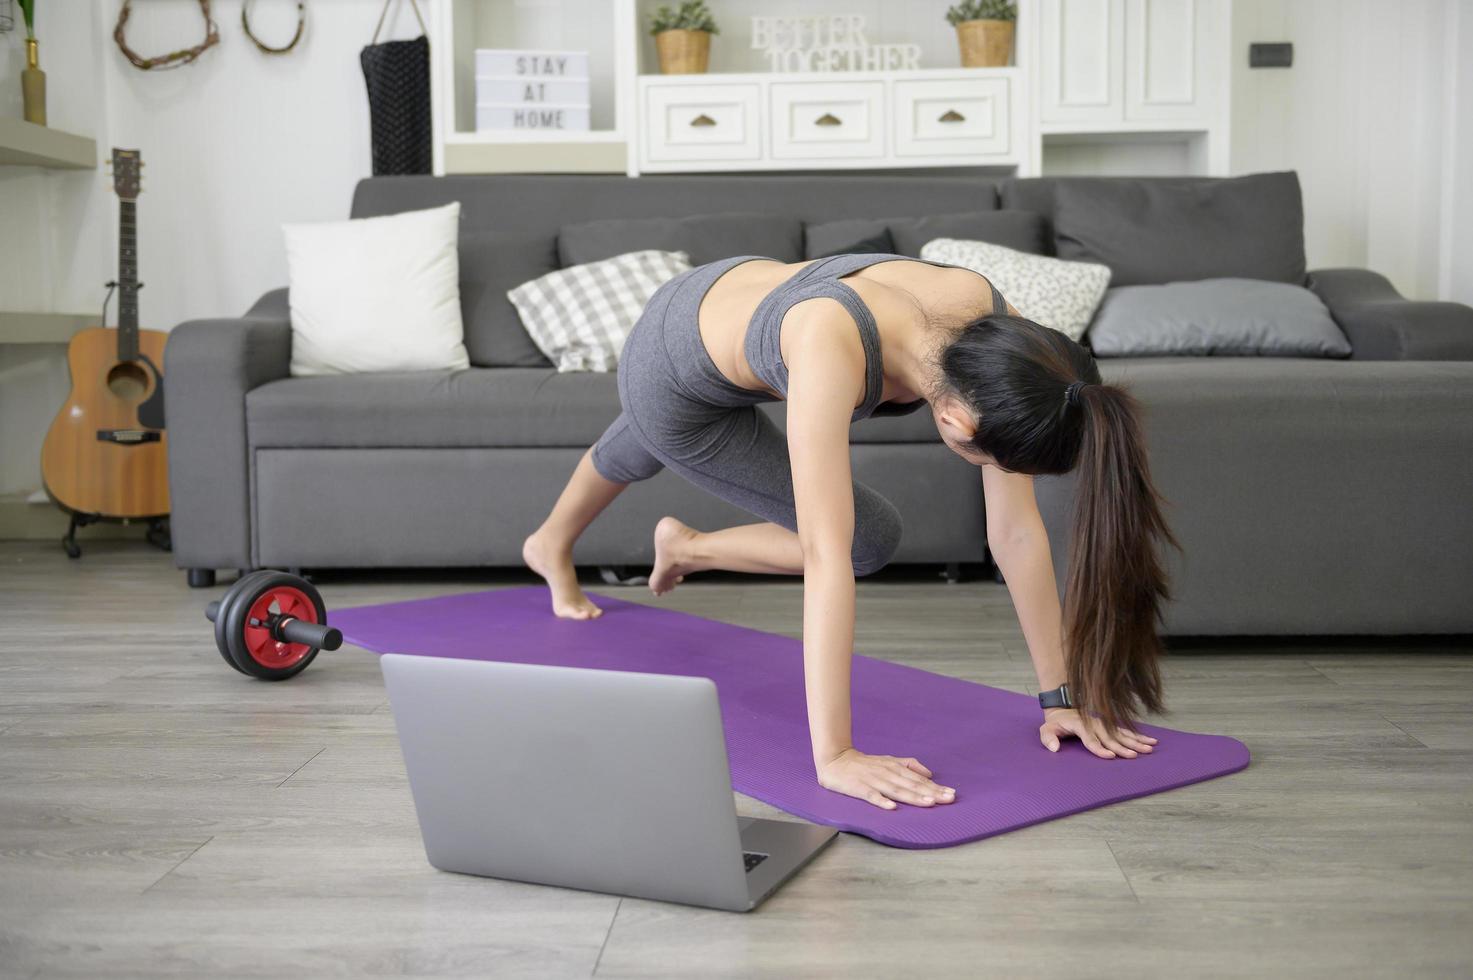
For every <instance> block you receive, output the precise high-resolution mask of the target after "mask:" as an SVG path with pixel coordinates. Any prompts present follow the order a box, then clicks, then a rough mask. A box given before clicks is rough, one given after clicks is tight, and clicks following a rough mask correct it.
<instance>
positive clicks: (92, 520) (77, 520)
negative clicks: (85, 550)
mask: <svg viewBox="0 0 1473 980" xmlns="http://www.w3.org/2000/svg"><path fill="white" fill-rule="evenodd" d="M100 520H102V515H101V514H83V513H80V512H78V511H75V510H74V511H72V519H71V521H70V522H69V523H68V524H67V528H66V534H63V535H62V536H61V547H62V550H63V551H65V552H66V556H67V557H68V558H81V557H82V548H81V546H80V545H78V544H77V528H79V527H86V526H87V525H88V524H96V523H97V522H98V521H100Z"/></svg>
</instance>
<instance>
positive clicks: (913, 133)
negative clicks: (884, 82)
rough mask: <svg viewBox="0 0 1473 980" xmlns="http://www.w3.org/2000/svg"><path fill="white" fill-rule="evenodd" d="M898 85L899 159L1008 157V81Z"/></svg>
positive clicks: (931, 81)
mask: <svg viewBox="0 0 1473 980" xmlns="http://www.w3.org/2000/svg"><path fill="white" fill-rule="evenodd" d="M894 85H895V89H894V92H895V155H896V156H949V155H953V154H956V155H960V154H966V155H968V156H972V155H979V154H980V155H991V154H1005V153H1008V152H1009V151H1010V150H1011V140H1010V139H1009V133H1010V128H1011V126H1012V119H1011V114H1010V113H1009V110H1008V104H1009V103H1008V97H1009V93H1008V80H1007V79H1006V78H956V79H910V80H902V81H896V82H895V83H894Z"/></svg>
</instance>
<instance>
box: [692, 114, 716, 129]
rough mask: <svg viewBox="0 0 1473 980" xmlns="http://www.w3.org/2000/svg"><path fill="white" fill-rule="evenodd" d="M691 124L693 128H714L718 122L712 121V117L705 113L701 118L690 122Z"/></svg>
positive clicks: (697, 117) (698, 117)
mask: <svg viewBox="0 0 1473 980" xmlns="http://www.w3.org/2000/svg"><path fill="white" fill-rule="evenodd" d="M690 124H691V125H692V126H714V125H716V120H714V119H712V118H711V117H710V116H708V115H706V114H705V113H704V112H703V113H701V114H700V115H699V116H696V118H694V119H692V120H691V121H690Z"/></svg>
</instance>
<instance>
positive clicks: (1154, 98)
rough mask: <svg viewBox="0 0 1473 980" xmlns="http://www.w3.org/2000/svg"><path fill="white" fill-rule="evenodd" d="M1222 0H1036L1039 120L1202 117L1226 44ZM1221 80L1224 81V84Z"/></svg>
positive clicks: (1094, 123)
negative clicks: (1220, 50)
mask: <svg viewBox="0 0 1473 980" xmlns="http://www.w3.org/2000/svg"><path fill="white" fill-rule="evenodd" d="M1224 4H1225V0H1041V10H1040V14H1041V16H1040V24H1039V34H1040V37H1039V49H1040V50H1039V66H1038V68H1039V75H1040V89H1041V98H1040V104H1039V121H1040V122H1041V123H1042V124H1043V125H1044V127H1045V128H1047V129H1052V130H1054V131H1067V130H1069V129H1070V128H1071V127H1073V126H1081V127H1114V126H1120V127H1126V126H1127V124H1130V123H1145V124H1160V123H1167V122H1201V121H1205V120H1206V119H1208V118H1209V117H1210V116H1212V115H1213V114H1214V113H1215V111H1216V105H1215V102H1216V100H1215V99H1214V98H1213V97H1212V95H1213V92H1214V89H1213V84H1212V78H1211V77H1210V75H1209V72H1210V70H1211V66H1212V65H1213V64H1214V63H1215V59H1214V58H1212V57H1209V53H1210V52H1211V53H1215V51H1216V47H1215V46H1217V45H1221V46H1226V45H1227V43H1228V39H1227V37H1226V36H1222V37H1218V36H1217V35H1218V34H1221V33H1223V32H1224V30H1225V26H1226V23H1227V18H1226V17H1225V16H1224V11H1225V9H1226V8H1225V6H1224ZM1223 84H1225V82H1223Z"/></svg>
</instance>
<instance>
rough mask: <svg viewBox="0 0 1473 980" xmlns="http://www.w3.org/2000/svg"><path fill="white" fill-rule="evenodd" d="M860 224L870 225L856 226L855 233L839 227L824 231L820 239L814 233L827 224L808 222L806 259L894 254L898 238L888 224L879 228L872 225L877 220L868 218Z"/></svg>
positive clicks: (805, 228) (805, 248)
mask: <svg viewBox="0 0 1473 980" xmlns="http://www.w3.org/2000/svg"><path fill="white" fill-rule="evenodd" d="M856 220H857V221H858V223H859V224H861V225H863V226H866V227H862V228H859V229H855V230H854V232H853V234H850V233H849V232H848V231H847V230H836V231H835V232H834V233H833V234H832V235H830V234H828V233H827V232H820V233H819V236H818V237H817V239H815V238H814V237H813V236H812V235H811V234H810V233H811V232H812V231H813V230H814V229H815V228H825V227H826V225H806V226H805V227H804V229H803V236H804V240H803V241H804V244H803V250H804V253H805V254H804V256H803V257H804V258H806V259H825V258H828V257H829V256H831V255H894V254H895V239H893V238H891V237H890V229H889V228H886V227H885V226H884V225H880V226H879V227H878V228H870V227H868V226H869V225H871V224H873V222H870V221H868V220H867V219H864V218H859V219H856ZM846 223H847V222H843V221H835V222H832V224H835V225H844V224H846Z"/></svg>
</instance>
